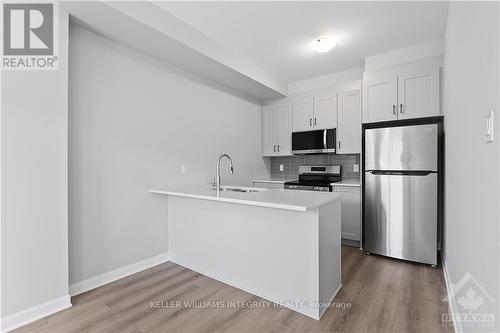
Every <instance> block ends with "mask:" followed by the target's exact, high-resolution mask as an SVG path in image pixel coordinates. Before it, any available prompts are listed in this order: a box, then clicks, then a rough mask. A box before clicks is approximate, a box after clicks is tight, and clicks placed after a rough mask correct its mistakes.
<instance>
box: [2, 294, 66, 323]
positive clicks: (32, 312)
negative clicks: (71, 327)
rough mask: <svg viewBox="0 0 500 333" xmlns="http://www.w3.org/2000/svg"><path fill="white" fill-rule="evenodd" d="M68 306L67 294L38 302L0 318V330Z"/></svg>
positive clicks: (28, 321) (29, 321)
mask: <svg viewBox="0 0 500 333" xmlns="http://www.w3.org/2000/svg"><path fill="white" fill-rule="evenodd" d="M70 307H71V300H70V296H69V295H66V296H63V297H60V298H57V299H53V300H51V301H48V302H45V303H42V304H38V305H36V306H34V307H31V308H28V309H26V310H23V311H20V312H17V313H14V314H11V315H10V316H7V317H5V318H2V332H9V331H12V330H13V329H16V328H18V327H21V326H24V325H27V324H29V323H32V322H34V321H35V320H38V319H41V318H43V317H47V316H50V315H51V314H54V313H56V312H59V311H62V310H64V309H67V308H70Z"/></svg>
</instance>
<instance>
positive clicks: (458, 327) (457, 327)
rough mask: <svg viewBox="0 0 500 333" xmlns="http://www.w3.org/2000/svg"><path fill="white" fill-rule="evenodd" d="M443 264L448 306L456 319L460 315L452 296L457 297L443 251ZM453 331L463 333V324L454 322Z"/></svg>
mask: <svg viewBox="0 0 500 333" xmlns="http://www.w3.org/2000/svg"><path fill="white" fill-rule="evenodd" d="M441 262H442V264H443V273H444V281H445V283H446V293H447V294H448V304H449V305H450V312H451V314H452V315H453V319H454V318H455V315H456V314H457V313H458V312H457V303H456V302H455V299H454V298H453V297H452V295H455V293H454V290H453V284H452V283H451V278H450V274H449V272H448V267H447V266H446V260H445V256H444V254H443V251H441ZM453 329H454V330H455V333H463V328H462V324H461V323H459V322H457V321H455V320H453Z"/></svg>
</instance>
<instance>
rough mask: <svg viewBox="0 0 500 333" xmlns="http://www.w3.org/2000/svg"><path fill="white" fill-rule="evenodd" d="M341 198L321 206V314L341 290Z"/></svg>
mask: <svg viewBox="0 0 500 333" xmlns="http://www.w3.org/2000/svg"><path fill="white" fill-rule="evenodd" d="M340 203H341V201H340V199H338V200H334V201H330V202H329V203H327V204H325V205H323V206H321V207H320V208H319V300H320V305H321V309H320V316H321V315H322V314H323V313H324V312H325V311H326V309H327V308H328V304H329V303H330V302H331V301H332V300H333V298H334V297H335V295H336V294H337V292H338V291H339V290H340V288H341V286H342V284H341V269H340V268H341V263H340V259H341V230H340V228H341V211H340V209H341V208H340Z"/></svg>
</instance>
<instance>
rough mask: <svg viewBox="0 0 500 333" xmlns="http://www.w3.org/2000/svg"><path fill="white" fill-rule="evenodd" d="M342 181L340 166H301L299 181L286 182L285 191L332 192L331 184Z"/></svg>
mask: <svg viewBox="0 0 500 333" xmlns="http://www.w3.org/2000/svg"><path fill="white" fill-rule="evenodd" d="M341 180H342V174H341V171H340V165H301V166H299V179H298V180H295V181H291V182H285V189H289V190H306V191H320V192H332V186H331V183H335V182H339V181H341Z"/></svg>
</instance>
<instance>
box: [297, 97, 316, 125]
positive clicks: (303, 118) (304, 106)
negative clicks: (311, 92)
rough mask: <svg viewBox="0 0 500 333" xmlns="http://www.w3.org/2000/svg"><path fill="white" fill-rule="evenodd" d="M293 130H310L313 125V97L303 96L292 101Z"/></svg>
mask: <svg viewBox="0 0 500 333" xmlns="http://www.w3.org/2000/svg"><path fill="white" fill-rule="evenodd" d="M292 113H293V132H303V131H311V130H313V129H314V127H313V118H314V115H313V98H312V97H310V96H304V97H299V98H294V99H293V102H292Z"/></svg>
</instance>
